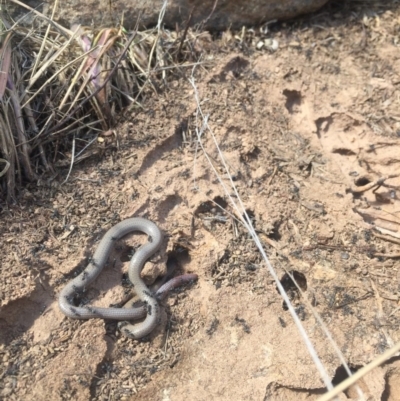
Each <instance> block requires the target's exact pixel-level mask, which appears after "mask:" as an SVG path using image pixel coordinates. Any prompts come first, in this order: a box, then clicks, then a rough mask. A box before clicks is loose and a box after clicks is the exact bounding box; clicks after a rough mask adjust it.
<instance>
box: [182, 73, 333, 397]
mask: <svg viewBox="0 0 400 401" xmlns="http://www.w3.org/2000/svg"><path fill="white" fill-rule="evenodd" d="M189 82H190V83H191V85H192V87H193V89H194V94H195V100H196V104H197V110H196V126H197V127H200V126H201V128H200V129H196V133H197V139H198V143H199V146H200V147H201V149H202V150H203V153H204V155H205V157H206V159H207V161H208V163H209V164H210V166H211V169H212V170H213V172H214V173H215V175H216V176H217V179H218V181H219V183H220V185H221V186H222V188H223V189H224V192H225V194H226V196H227V198H228V199H229V200H230V203H231V205H232V207H233V208H234V210H236V213H237V217H238V218H239V219H240V220H241V222H242V224H243V225H244V227H245V228H246V229H247V230H248V232H249V233H250V235H251V236H252V238H253V240H254V242H255V244H256V246H257V248H258V249H259V251H260V253H261V256H262V257H263V259H264V261H265V263H266V265H267V267H268V270H269V272H270V274H271V276H272V277H273V279H274V280H275V283H276V286H277V288H278V291H279V293H280V294H281V296H282V298H283V300H284V301H285V303H286V305H287V307H288V310H289V312H290V314H291V316H292V318H293V320H294V322H295V324H296V326H297V328H298V330H299V332H300V335H301V337H302V339H303V341H304V343H305V345H306V347H307V349H308V352H309V353H310V355H311V358H312V359H313V361H314V364H315V366H316V367H317V369H318V371H319V373H320V375H321V378H322V380H323V382H324V384H325V386H326V387H327V389H328V390H332V389H333V385H332V382H331V378H330V376H329V374H328V372H327V371H326V369H325V367H324V365H323V363H322V361H321V359H320V358H319V356H318V354H317V352H316V350H315V348H314V346H313V344H312V342H311V340H310V338H309V337H308V335H307V333H306V331H305V329H304V327H303V325H302V324H301V321H300V319H299V317H298V316H297V314H296V312H295V310H294V307H293V305H292V303H291V302H290V300H289V297H288V295H287V293H286V291H285V289H284V288H283V286H282V284H281V282H280V280H279V277H278V275H277V273H276V272H275V269H274V268H273V267H272V265H271V263H270V261H269V259H268V257H267V255H266V253H265V250H264V248H263V246H262V244H261V241H260V239H259V237H258V236H257V234H256V232H255V230H254V227H253V225H252V222H251V220H250V218H249V216H248V214H247V212H246V209H245V207H244V205H243V202H242V200H241V197H240V195H239V193H238V191H237V188H236V186H235V184H234V182H233V180H232V177H231V175H230V174H229V169H228V166H227V163H226V161H225V159H224V157H223V154H222V152H221V150H220V148H219V145H218V143H217V141H216V139H215V136H214V135H212V137H213V140H214V145H215V146H216V148H217V150H218V154H219V157H220V160H221V162H222V165H223V167H224V168H225V170H226V172H227V174H228V177H229V180H230V185H231V188H232V190H233V191H234V193H235V196H236V198H237V200H238V204H237V203H236V202H235V200H234V199H233V197H232V196H231V195H230V191H229V190H228V187H227V186H226V184H225V182H224V181H223V180H222V178H221V176H220V175H219V174H218V172H217V170H216V169H215V167H214V165H213V163H212V162H211V160H210V157H209V155H208V154H207V152H206V150H205V148H204V145H203V142H202V135H203V133H204V132H205V131H206V130H209V131H210V132H212V130H211V128H210V127H209V125H208V116H206V115H204V114H203V111H202V108H201V104H200V99H199V94H198V90H197V87H196V84H195V81H194V79H193V77H192V78H190V80H189ZM200 119H201V121H202V123H200V121H199V120H200Z"/></svg>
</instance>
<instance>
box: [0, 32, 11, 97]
mask: <svg viewBox="0 0 400 401" xmlns="http://www.w3.org/2000/svg"><path fill="white" fill-rule="evenodd" d="M11 36H12V33H11V32H9V33H8V35H7V36H6V38H5V39H4V42H3V46H2V47H1V49H0V101H1V100H3V96H4V92H5V90H6V87H7V77H8V74H9V73H10V66H11Z"/></svg>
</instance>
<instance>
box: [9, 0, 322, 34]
mask: <svg viewBox="0 0 400 401" xmlns="http://www.w3.org/2000/svg"><path fill="white" fill-rule="evenodd" d="M327 1H328V0H280V1H276V0H237V1H228V0H219V1H218V0H190V1H182V0H170V1H169V4H168V7H167V10H166V13H165V17H164V24H165V26H166V27H169V28H175V26H176V25H178V26H179V27H180V28H181V29H182V28H183V27H185V26H186V23H187V21H188V19H189V16H190V15H192V18H191V21H190V25H191V26H193V25H195V24H199V23H202V24H203V27H204V28H205V29H208V30H225V29H227V28H229V27H231V28H234V29H235V28H241V27H242V26H243V25H247V26H255V25H260V24H262V23H264V22H268V21H271V20H274V19H287V18H293V17H296V16H297V15H300V14H305V13H310V12H313V11H315V10H317V9H318V8H320V7H321V6H323V5H324V4H325V3H327ZM27 3H28V4H29V6H30V7H34V8H36V9H37V10H38V11H40V12H43V13H44V14H45V15H47V16H50V15H51V12H52V6H53V4H54V0H30V1H28V2H27ZM59 4H62V7H60V6H59V8H58V10H57V11H56V17H55V20H56V21H58V22H59V23H61V24H62V25H65V26H67V27H69V26H70V25H72V24H73V23H79V24H82V25H88V26H91V25H94V26H95V27H98V26H108V25H115V24H117V23H118V22H119V21H120V19H121V18H123V25H124V27H125V28H127V29H131V28H133V27H134V26H135V23H136V20H137V17H138V15H139V13H140V12H142V16H141V22H142V26H143V25H145V26H154V25H155V24H156V23H157V20H158V14H159V11H160V10H161V7H162V4H163V1H162V0H136V1H128V0H113V1H110V0H86V1H81V0H63V1H62V2H59ZM214 6H215V9H214ZM15 7H16V6H15V4H14V3H12V2H10V3H9V12H11V14H12V15H13V16H14V17H17V16H20V15H21V10H23V9H22V8H21V7H18V9H17V8H15ZM23 12H24V13H26V10H24V11H23ZM28 18H30V19H32V14H31V16H29V17H28ZM26 22H27V23H30V21H28V19H27V20H26Z"/></svg>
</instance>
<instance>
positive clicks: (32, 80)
mask: <svg viewBox="0 0 400 401" xmlns="http://www.w3.org/2000/svg"><path fill="white" fill-rule="evenodd" d="M76 37H77V31H75V32H74V33H73V34H72V35H71V37H70V38H69V39H68V40H67V41H66V42H65V43H64V44H63V45H62V46H61V47H60V48H59V49H58V50H57V51H56V52H55V53H54V54H53V56H52V57H51V58H50V59H49V60H47V61H46V62H45V63H43V64H42V66H41V67H40V68H39V70H38V71H37V72H36V73H35V74H33V75H32V76H31V78H30V79H29V84H28V87H27V88H26V90H29V89H30V88H31V87H32V85H33V84H34V83H35V82H36V81H37V80H38V79H39V78H40V76H42V75H43V73H44V72H45V70H47V69H48V68H49V67H50V65H51V64H52V63H54V61H55V60H56V59H57V58H58V57H59V56H60V54H62V53H63V52H64V50H65V49H66V48H68V46H69V45H70V44H71V42H72V41H73V40H74V39H75V38H76Z"/></svg>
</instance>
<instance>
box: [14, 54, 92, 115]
mask: <svg viewBox="0 0 400 401" xmlns="http://www.w3.org/2000/svg"><path fill="white" fill-rule="evenodd" d="M89 52H90V51H89ZM89 52H88V53H89ZM88 53H85V54H82V55H80V56H79V57H77V58H75V59H74V60H72V61H70V62H69V63H67V64H65V65H64V66H63V67H62V68H60V69H59V70H58V71H57V72H56V73H54V74H53V75H52V76H51V77H50V78H49V79H47V81H46V82H45V83H44V84H43V85H42V86H41V87H40V88H39V89H38V90H37V91H36V92H35V93H34V94H33V95H32V96H31V97H30V98H29V99H28V100H27V101H26V102H25V103H24V104H23V105H22V108H24V107H26V105H27V104H29V103H30V102H31V101H32V100H33V99H34V98H35V97H36V96H37V95H39V94H40V93H41V92H42V90H43V88H45V87H46V86H47V85H49V84H50V83H51V82H52V81H53V80H54V79H56V78H57V76H58V75H59V74H60V73H62V72H64V71H65V70H68V68H69V67H71V66H72V65H74V64H75V63H76V62H78V61H79V60H81V59H82V58H83V57H85V56H86V55H87V54H88ZM27 90H28V89H26V90H25V93H23V96H25V95H26V94H27V93H26V92H27Z"/></svg>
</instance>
